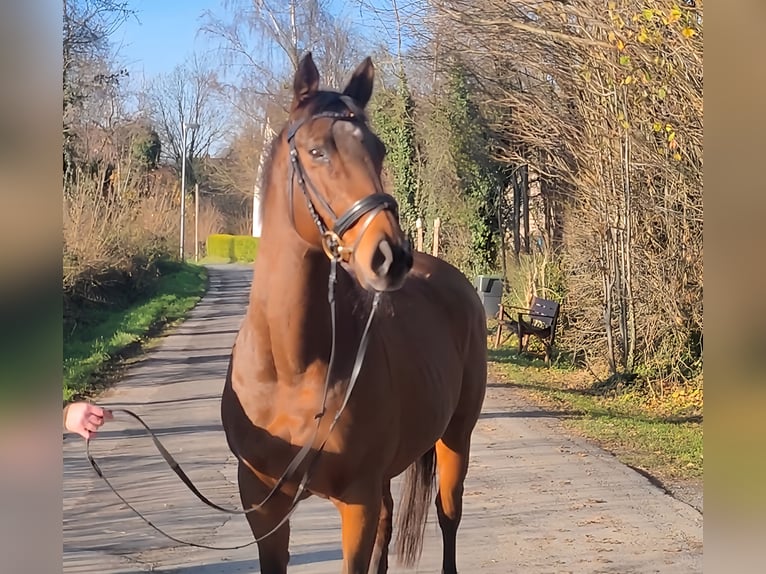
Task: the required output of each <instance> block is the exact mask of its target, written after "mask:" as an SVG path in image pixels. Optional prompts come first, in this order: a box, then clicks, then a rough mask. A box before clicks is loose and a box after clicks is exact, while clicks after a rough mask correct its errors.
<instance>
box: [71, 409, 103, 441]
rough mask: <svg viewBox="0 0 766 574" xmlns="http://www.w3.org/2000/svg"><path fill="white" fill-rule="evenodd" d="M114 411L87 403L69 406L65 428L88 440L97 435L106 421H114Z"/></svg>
mask: <svg viewBox="0 0 766 574" xmlns="http://www.w3.org/2000/svg"><path fill="white" fill-rule="evenodd" d="M112 418H114V416H113V415H112V411H110V410H109V409H105V408H102V407H99V406H98V405H92V404H90V403H86V402H77V403H71V404H69V405H67V408H66V414H65V416H64V428H66V430H68V431H70V432H74V433H77V434H79V435H80V436H81V437H83V438H85V439H88V438H91V437H92V436H93V435H95V434H96V432H97V431H98V429H99V427H101V425H103V424H104V422H105V421H108V420H112Z"/></svg>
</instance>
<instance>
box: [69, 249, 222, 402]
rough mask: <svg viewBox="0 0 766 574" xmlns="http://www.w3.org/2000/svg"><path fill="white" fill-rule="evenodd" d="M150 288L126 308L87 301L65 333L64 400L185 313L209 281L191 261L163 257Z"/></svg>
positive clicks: (81, 391)
mask: <svg viewBox="0 0 766 574" xmlns="http://www.w3.org/2000/svg"><path fill="white" fill-rule="evenodd" d="M160 270H161V274H160V276H159V277H158V279H157V282H156V284H155V285H154V286H153V289H151V291H150V292H147V293H146V295H145V296H144V297H141V298H140V299H139V300H138V301H136V302H135V303H133V304H131V305H129V306H127V307H122V308H108V307H105V306H100V307H92V306H91V307H88V308H84V309H83V311H82V312H81V313H80V314H79V316H78V317H77V322H76V324H75V325H74V326H73V327H71V328H70V329H69V330H68V332H65V333H64V388H63V393H64V400H65V401H68V400H73V399H76V398H79V397H83V396H87V395H88V394H89V393H91V392H92V391H93V390H94V389H95V388H96V387H97V386H98V384H99V382H100V379H101V376H102V375H103V372H104V369H105V368H106V367H108V366H109V365H110V364H112V363H114V362H115V361H116V360H118V359H119V357H120V356H121V354H123V353H125V352H126V351H127V350H128V349H130V348H131V347H133V346H135V345H140V344H141V343H143V342H145V341H146V340H147V338H149V337H150V336H151V335H152V334H156V332H157V331H159V329H161V328H162V327H163V326H165V325H168V324H171V323H173V322H175V321H177V320H179V319H182V318H183V317H184V316H185V314H186V313H187V312H188V311H189V310H191V309H192V308H193V307H194V306H195V305H196V304H197V302H198V301H199V300H200V298H201V297H202V295H203V294H204V292H205V289H206V287H207V272H206V271H205V269H204V268H203V267H199V266H196V265H191V264H188V263H184V264H181V263H168V262H166V263H163V264H162V265H161V267H160Z"/></svg>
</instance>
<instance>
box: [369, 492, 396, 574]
mask: <svg viewBox="0 0 766 574" xmlns="http://www.w3.org/2000/svg"><path fill="white" fill-rule="evenodd" d="M393 516H394V499H393V498H392V497H391V481H390V480H386V481H385V482H384V483H383V504H382V506H381V508H380V517H379V518H378V533H377V536H376V538H375V549H374V550H373V552H372V563H371V564H370V574H386V572H388V545H389V544H390V543H391V533H392V531H393V526H392V522H393Z"/></svg>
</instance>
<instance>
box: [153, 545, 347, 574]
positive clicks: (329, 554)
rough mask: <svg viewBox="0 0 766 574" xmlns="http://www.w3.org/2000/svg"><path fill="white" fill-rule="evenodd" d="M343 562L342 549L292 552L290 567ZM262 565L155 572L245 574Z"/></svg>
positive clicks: (219, 564) (240, 562) (229, 564)
mask: <svg viewBox="0 0 766 574" xmlns="http://www.w3.org/2000/svg"><path fill="white" fill-rule="evenodd" d="M336 560H343V552H342V551H341V549H340V548H328V549H326V550H316V551H313V552H305V553H302V554H295V553H293V552H290V562H289V566H300V565H303V564H318V563H320V562H333V561H336ZM260 571H261V563H260V561H259V560H258V559H257V558H256V559H252V560H226V561H221V562H216V563H214V564H200V565H199V566H184V567H183V568H182V569H175V568H173V569H170V570H155V572H157V573H158V574H177V573H181V572H183V573H184V574H210V573H211V572H215V573H216V574H242V573H244V572H260Z"/></svg>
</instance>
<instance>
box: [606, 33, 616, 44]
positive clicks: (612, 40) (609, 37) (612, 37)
mask: <svg viewBox="0 0 766 574" xmlns="http://www.w3.org/2000/svg"><path fill="white" fill-rule="evenodd" d="M606 37H607V38H608V39H609V41H610V42H614V40H615V35H614V32H609V34H607V35H606Z"/></svg>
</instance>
